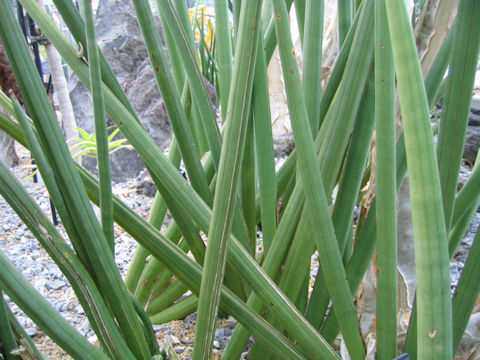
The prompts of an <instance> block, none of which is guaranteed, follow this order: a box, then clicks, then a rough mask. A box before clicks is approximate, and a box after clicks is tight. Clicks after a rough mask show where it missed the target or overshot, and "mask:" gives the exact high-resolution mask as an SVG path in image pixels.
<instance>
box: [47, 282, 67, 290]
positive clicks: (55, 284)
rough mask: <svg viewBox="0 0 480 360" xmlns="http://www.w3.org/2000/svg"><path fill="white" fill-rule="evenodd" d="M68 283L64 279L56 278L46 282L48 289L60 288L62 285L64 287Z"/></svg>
mask: <svg viewBox="0 0 480 360" xmlns="http://www.w3.org/2000/svg"><path fill="white" fill-rule="evenodd" d="M65 285H66V284H65V283H64V282H63V281H58V280H54V281H47V282H46V283H45V287H46V288H47V289H48V290H60V289H61V288H62V287H64V286H65Z"/></svg>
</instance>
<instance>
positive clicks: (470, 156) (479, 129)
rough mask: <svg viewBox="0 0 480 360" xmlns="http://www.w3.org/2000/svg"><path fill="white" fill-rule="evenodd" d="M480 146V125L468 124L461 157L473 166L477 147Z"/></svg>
mask: <svg viewBox="0 0 480 360" xmlns="http://www.w3.org/2000/svg"><path fill="white" fill-rule="evenodd" d="M479 146H480V126H469V127H468V128H467V135H466V137H465V147H464V149H463V158H464V159H465V160H466V161H467V162H468V163H469V165H470V166H473V164H474V163H475V159H476V157H477V152H478V147H479Z"/></svg>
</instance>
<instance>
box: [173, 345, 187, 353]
mask: <svg viewBox="0 0 480 360" xmlns="http://www.w3.org/2000/svg"><path fill="white" fill-rule="evenodd" d="M173 350H175V352H176V353H177V354H181V353H183V352H184V351H185V346H176V347H174V348H173Z"/></svg>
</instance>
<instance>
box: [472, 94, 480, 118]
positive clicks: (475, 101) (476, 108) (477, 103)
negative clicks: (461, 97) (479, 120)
mask: <svg viewBox="0 0 480 360" xmlns="http://www.w3.org/2000/svg"><path fill="white" fill-rule="evenodd" d="M470 111H471V112H472V113H473V114H477V115H480V97H478V96H474V97H473V98H472V103H471V104H470Z"/></svg>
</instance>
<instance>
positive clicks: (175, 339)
mask: <svg viewBox="0 0 480 360" xmlns="http://www.w3.org/2000/svg"><path fill="white" fill-rule="evenodd" d="M165 342H169V343H171V344H172V345H180V344H181V342H180V340H179V339H178V337H176V336H175V335H167V336H165Z"/></svg>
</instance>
